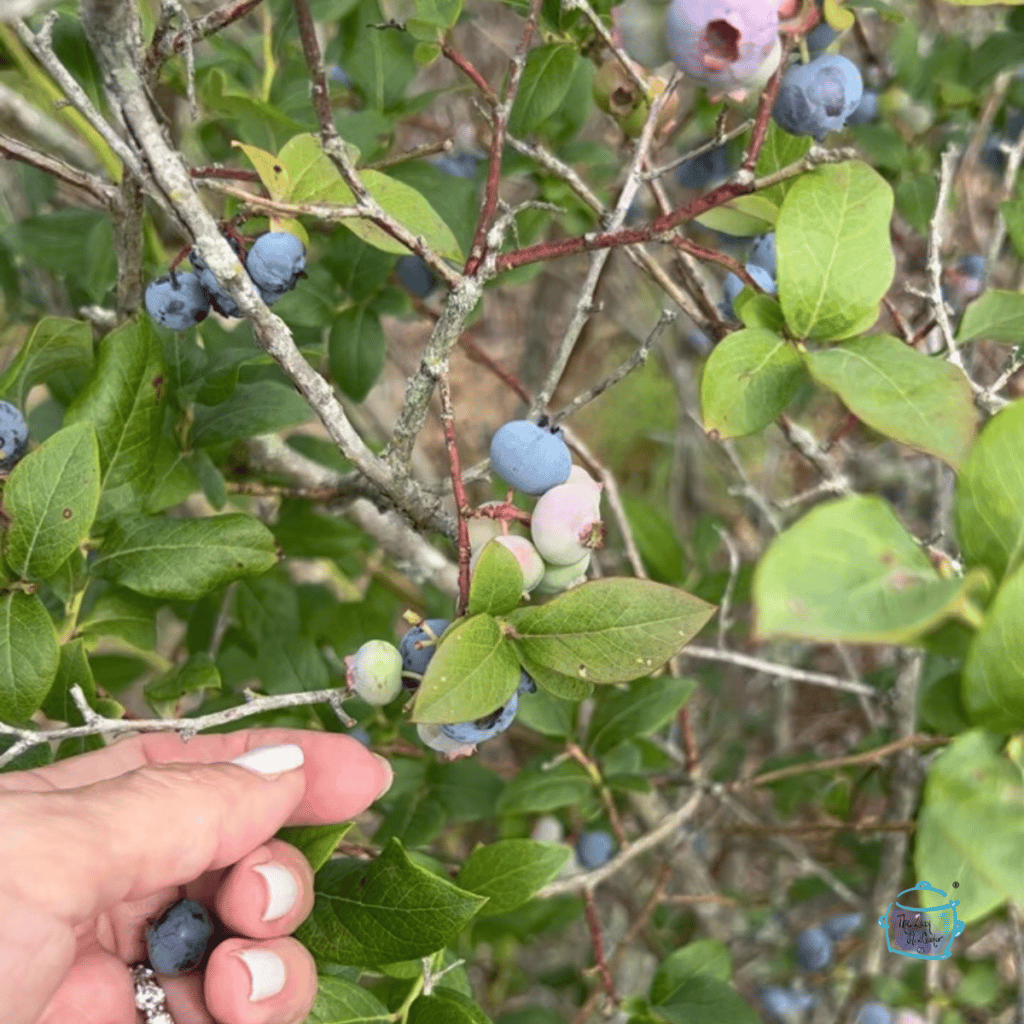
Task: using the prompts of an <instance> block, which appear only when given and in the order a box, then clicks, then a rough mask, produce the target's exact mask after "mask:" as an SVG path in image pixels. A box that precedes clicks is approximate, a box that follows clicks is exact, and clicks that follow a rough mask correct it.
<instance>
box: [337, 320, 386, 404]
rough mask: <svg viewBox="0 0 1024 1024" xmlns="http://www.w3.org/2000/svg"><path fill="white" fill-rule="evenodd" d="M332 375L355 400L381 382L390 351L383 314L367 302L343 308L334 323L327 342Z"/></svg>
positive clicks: (361, 397)
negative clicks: (366, 303) (377, 312)
mask: <svg viewBox="0 0 1024 1024" xmlns="http://www.w3.org/2000/svg"><path fill="white" fill-rule="evenodd" d="M327 351H328V353H329V356H330V365H331V377H333V378H334V381H335V383H336V384H337V385H338V387H339V388H341V390H342V391H343V392H344V393H345V394H346V395H348V397H349V398H351V399H352V400H353V401H354V402H361V401H362V400H363V399H364V398H365V397H366V396H367V395H368V394H369V392H370V388H372V387H373V385H374V384H376V383H377V378H378V377H379V376H380V373H381V370H383V369H384V360H385V359H386V358H387V354H388V340H387V338H386V337H385V336H384V329H383V328H382V327H381V324H380V317H379V316H378V315H377V314H376V313H375V312H374V311H373V310H372V309H369V308H368V307H367V306H349V307H348V309H343V310H342V311H341V312H340V313H339V314H338V315H337V316H336V317H335V318H334V323H332V324H331V333H330V338H329V340H328V343H327Z"/></svg>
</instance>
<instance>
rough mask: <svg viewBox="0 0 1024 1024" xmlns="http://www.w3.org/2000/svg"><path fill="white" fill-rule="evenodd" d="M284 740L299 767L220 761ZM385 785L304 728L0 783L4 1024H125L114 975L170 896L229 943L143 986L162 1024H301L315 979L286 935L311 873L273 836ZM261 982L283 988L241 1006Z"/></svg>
mask: <svg viewBox="0 0 1024 1024" xmlns="http://www.w3.org/2000/svg"><path fill="white" fill-rule="evenodd" d="M284 744H294V745H297V746H298V747H299V748H300V749H301V762H300V760H299V757H298V756H296V757H295V758H294V759H293V760H292V762H291V763H292V764H298V765H299V766H298V767H292V768H291V769H290V770H288V771H284V772H282V773H279V774H277V775H276V776H275V775H264V774H258V773H257V772H256V771H254V770H251V769H250V768H247V767H242V766H241V765H237V764H230V763H229V762H231V761H232V760H233V759H234V758H236V757H238V756H239V755H241V754H244V753H245V752H247V751H254V750H256V748H265V747H271V746H274V747H277V746H279V745H284ZM285 753H288V751H285ZM291 753H292V754H293V755H298V754H299V751H296V750H294V749H293V750H291ZM391 781H392V774H391V769H390V767H389V766H388V764H387V762H386V761H385V760H384V759H383V758H382V757H380V756H379V755H377V754H373V753H371V752H370V751H368V750H367V749H366V748H365V747H363V745H362V744H361V743H359V742H358V741H357V740H354V739H352V738H350V737H348V736H345V735H341V734H337V733H327V732H313V731H307V730H302V729H246V730H240V731H238V732H231V733H224V734H214V735H199V736H195V737H193V738H192V739H191V740H189V741H188V743H185V742H184V741H182V739H181V737H180V736H178V735H177V734H176V733H152V734H146V735H140V736H134V737H132V738H130V739H126V740H123V741H121V742H116V743H113V744H111V745H110V746H108V747H106V748H104V749H102V750H97V751H93V752H91V753H87V754H83V755H80V756H77V757H70V758H67V759H65V760H62V761H58V762H56V763H54V764H52V765H47V766H46V767H43V768H37V769H33V770H30V771H16V772H7V773H0V865H2V877H0V965H2V970H0V1020H3V1021H4V1022H5V1024H67V1022H69V1021H74V1022H75V1024H137V1022H138V1021H139V1020H140V1019H141V1018H140V1016H139V1015H138V1014H137V1012H136V1010H135V995H134V988H133V985H132V982H131V978H130V976H129V973H128V966H129V965H131V964H135V963H138V962H139V961H141V960H144V959H145V957H146V943H145V930H146V925H147V919H153V918H155V917H156V916H157V915H158V914H159V913H160V912H161V911H162V910H163V909H164V908H165V907H166V906H168V905H169V904H170V903H173V902H175V901H176V900H178V899H180V898H182V897H184V896H187V897H189V898H191V899H195V900H198V901H199V902H200V903H203V904H205V905H206V906H208V907H211V908H212V909H213V910H214V912H215V913H216V914H217V916H218V917H219V918H220V920H221V921H222V923H223V924H224V926H225V927H226V928H227V930H228V931H230V932H232V933H234V936H236V937H232V938H229V939H227V940H225V941H223V942H221V943H220V944H219V945H218V946H216V948H214V949H213V951H212V953H211V954H210V959H209V962H208V964H207V967H206V970H205V971H204V972H201V973H200V972H196V973H193V974H187V975H184V976H182V977H178V978H167V977H162V976H160V975H157V980H158V981H159V982H160V983H161V985H162V986H163V988H164V990H165V992H166V993H167V1009H168V1010H169V1011H170V1013H171V1014H172V1016H173V1017H174V1020H175V1021H177V1022H187V1024H296V1022H299V1021H303V1020H305V1019H306V1016H307V1014H308V1013H309V1010H310V1008H311V1007H312V1005H313V1001H314V999H315V996H316V987H317V980H316V967H315V963H314V960H313V958H312V956H311V955H310V953H309V951H308V950H307V949H306V948H305V947H304V946H303V945H302V944H301V943H300V942H298V941H297V940H296V939H293V938H290V935H291V933H292V932H293V931H294V930H295V929H296V928H297V927H298V926H299V924H301V922H302V921H303V920H305V918H306V917H307V916H308V915H309V913H310V912H311V910H312V908H313V872H312V869H311V868H310V865H309V862H308V861H307V860H306V858H305V857H304V856H303V855H302V853H301V852H300V851H299V850H298V849H297V848H296V847H294V846H292V845H290V844H289V843H285V842H282V841H281V840H279V839H274V838H272V837H273V835H274V833H275V832H277V830H278V829H279V828H280V827H281V826H282V825H321V824H329V823H334V822H342V821H346V820H348V819H350V818H352V817H354V816H356V815H358V814H360V813H361V812H362V811H364V810H366V808H367V807H369V806H370V804H371V803H373V801H374V800H375V799H377V797H378V796H381V795H383V793H385V792H387V790H388V788H389V787H390V785H391ZM256 868H260V869H261V870H255V869H256ZM275 893H276V895H275ZM289 904H290V906H289ZM283 908H288V909H283ZM270 913H273V914H274V915H275V916H273V917H272V919H270V920H264V915H265V914H270ZM254 952H255V954H256V955H255V956H253V955H252V953H254ZM240 953H247V954H249V957H248V963H251V964H253V965H254V966H253V971H251V970H250V967H249V966H247V961H246V960H244V959H242V958H241V957H240V956H239V954H240ZM274 955H276V957H277V958H278V961H275V960H274ZM261 967H262V971H261V970H260V968H261ZM282 967H283V974H282ZM261 973H262V975H263V979H264V980H263V983H262V988H263V992H264V993H265V992H267V991H268V990H271V989H274V988H275V987H279V986H280V983H281V980H282V978H283V987H281V988H280V990H279V991H277V992H276V993H275V994H271V995H266V996H265V997H264V998H262V999H259V1000H258V1001H255V1002H253V1001H251V1000H250V995H252V994H254V988H256V987H257V982H258V977H257V975H259V974H261ZM255 994H260V993H258V992H257V993H255Z"/></svg>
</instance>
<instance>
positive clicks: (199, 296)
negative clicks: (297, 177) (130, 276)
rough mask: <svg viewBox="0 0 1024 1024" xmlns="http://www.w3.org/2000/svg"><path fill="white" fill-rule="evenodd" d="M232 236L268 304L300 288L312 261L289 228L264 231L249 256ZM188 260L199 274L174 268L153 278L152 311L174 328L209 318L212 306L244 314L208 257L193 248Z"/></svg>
mask: <svg viewBox="0 0 1024 1024" xmlns="http://www.w3.org/2000/svg"><path fill="white" fill-rule="evenodd" d="M228 241H229V242H230V243H231V247H232V248H233V249H234V250H235V252H236V253H237V254H238V258H239V259H240V260H241V261H242V262H243V264H244V265H245V269H246V272H247V273H248V274H249V277H250V278H252V283H253V284H254V285H255V286H256V287H257V289H259V293H260V296H261V297H262V299H263V301H264V302H265V303H266V304H267V305H268V306H272V305H273V304H274V303H275V302H277V300H278V299H280V298H281V297H282V296H283V295H285V294H286V293H287V292H290V291H291V290H292V289H293V288H294V287H295V283H296V282H297V281H298V279H299V278H300V277H301V276H302V273H303V270H304V268H305V266H306V247H305V246H304V245H303V244H302V242H301V241H300V240H299V239H298V238H296V237H295V236H294V235H292V234H289V233H288V232H287V231H270V232H268V233H267V234H265V235H260V237H259V238H257V239H256V241H255V242H254V243H253V245H252V248H251V249H250V250H249V253H248V255H246V254H245V252H244V251H243V250H242V247H241V245H239V243H238V242H237V241H236V240H235V239H233V238H229V239H228ZM188 259H189V262H190V263H191V264H192V268H193V270H194V273H193V272H190V271H176V270H174V269H173V268H172V269H171V272H170V273H169V274H166V275H165V276H163V277H158V278H157V279H156V280H155V281H151V282H150V283H149V285H148V286H147V288H146V296H145V301H146V310H147V312H148V313H149V315H150V316H151V317H152V318H153V319H154V320H155V321H156V322H157V323H158V324H160V325H161V326H162V327H166V328H168V329H169V330H172V331H186V330H188V328H190V327H194V326H195V325H196V324H198V323H200V322H201V321H202V320H205V319H206V317H207V314H208V313H209V312H210V307H211V306H212V307H213V309H215V310H216V311H217V312H218V313H220V315H221V316H229V317H232V316H234V317H236V316H240V315H241V310H240V309H239V308H238V304H237V303H236V302H235V300H234V299H233V298H231V296H230V295H228V293H227V292H226V291H225V290H224V289H223V288H222V287H221V285H220V283H219V282H218V281H217V278H216V277H214V275H213V271H211V270H210V268H209V267H208V266H207V265H206V261H205V260H204V259H203V257H202V256H201V255H200V254H199V253H198V252H196V250H195V249H193V250H192V251H191V252H190V253H189V254H188Z"/></svg>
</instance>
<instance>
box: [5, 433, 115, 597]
mask: <svg viewBox="0 0 1024 1024" xmlns="http://www.w3.org/2000/svg"><path fill="white" fill-rule="evenodd" d="M99 500H100V454H99V449H98V447H97V445H96V432H95V431H94V430H93V428H92V424H91V423H78V424H74V425H73V426H70V427H65V428H64V429H63V430H58V431H57V433H56V434H51V435H50V437H48V438H47V439H46V440H45V441H44V442H43V443H42V444H41V445H40V446H39V447H38V448H36V449H35V451H32V452H29V454H28V455H26V456H25V458H23V459H22V460H21V462H19V463H18V464H17V465H16V466H15V467H14V471H13V472H12V473H11V475H10V478H9V479H8V481H7V484H6V486H5V487H4V513H5V515H6V516H7V519H8V520H9V523H10V525H9V526H8V528H7V533H6V535H5V538H4V557H5V558H6V560H7V564H8V566H9V567H10V568H11V569H13V570H14V571H15V572H16V573H17V574H18V575H19V576H21V577H22V578H23V579H39V580H45V579H48V578H49V577H51V576H52V575H53V574H54V573H55V572H57V570H58V569H59V568H60V567H61V566H62V565H63V564H64V563H65V562H66V561H67V560H68V559H69V558H70V557H71V555H72V553H73V552H74V551H76V550H77V548H78V546H79V544H81V543H82V542H83V541H84V540H85V539H86V537H88V536H89V530H90V529H91V528H92V524H93V519H94V518H95V516H96V508H97V506H98V505H99Z"/></svg>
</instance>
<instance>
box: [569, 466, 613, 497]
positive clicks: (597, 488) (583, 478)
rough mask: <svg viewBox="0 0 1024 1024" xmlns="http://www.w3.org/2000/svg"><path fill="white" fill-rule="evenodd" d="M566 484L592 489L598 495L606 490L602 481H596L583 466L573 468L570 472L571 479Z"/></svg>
mask: <svg viewBox="0 0 1024 1024" xmlns="http://www.w3.org/2000/svg"><path fill="white" fill-rule="evenodd" d="M565 482H566V483H567V484H580V485H585V486H587V487H590V488H591V489H592V490H593V491H594V493H595V494H597V495H600V493H601V491H603V490H604V484H603V483H601V481H600V480H595V479H594V478H593V477H592V476H591V475H590V474H589V473H588V472H587V471H586V470H585V469H584V468H583V467H582V466H573V467H572V469H570V470H569V479H568V480H566V481H565Z"/></svg>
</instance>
